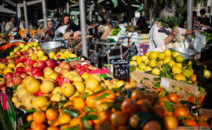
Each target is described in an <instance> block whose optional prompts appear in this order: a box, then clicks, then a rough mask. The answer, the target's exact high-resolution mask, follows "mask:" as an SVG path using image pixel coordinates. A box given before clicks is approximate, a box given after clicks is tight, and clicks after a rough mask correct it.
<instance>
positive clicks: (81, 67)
mask: <svg viewBox="0 0 212 130" xmlns="http://www.w3.org/2000/svg"><path fill="white" fill-rule="evenodd" d="M72 68H74V70H76V71H77V72H78V73H79V74H83V73H85V72H87V73H89V72H91V71H93V70H97V68H95V67H94V66H91V65H89V64H83V65H82V64H76V65H73V66H72Z"/></svg>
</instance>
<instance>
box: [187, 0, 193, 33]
mask: <svg viewBox="0 0 212 130" xmlns="http://www.w3.org/2000/svg"><path fill="white" fill-rule="evenodd" d="M192 19H193V0H187V24H188V26H187V29H188V30H192Z"/></svg>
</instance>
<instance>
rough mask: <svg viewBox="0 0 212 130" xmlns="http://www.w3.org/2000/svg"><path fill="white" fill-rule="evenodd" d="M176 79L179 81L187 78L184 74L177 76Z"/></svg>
mask: <svg viewBox="0 0 212 130" xmlns="http://www.w3.org/2000/svg"><path fill="white" fill-rule="evenodd" d="M174 79H176V80H177V81H181V80H186V78H185V76H184V75H182V74H175V75H174Z"/></svg>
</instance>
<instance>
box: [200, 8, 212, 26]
mask: <svg viewBox="0 0 212 130" xmlns="http://www.w3.org/2000/svg"><path fill="white" fill-rule="evenodd" d="M200 15H201V17H199V18H198V20H199V22H200V26H201V27H204V28H207V29H210V28H211V25H210V20H209V18H208V17H207V16H206V10H205V9H201V10H200Z"/></svg>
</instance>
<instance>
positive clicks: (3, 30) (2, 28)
mask: <svg viewBox="0 0 212 130" xmlns="http://www.w3.org/2000/svg"><path fill="white" fill-rule="evenodd" d="M5 25H6V22H5V21H4V20H3V21H2V22H1V33H4V32H5Z"/></svg>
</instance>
